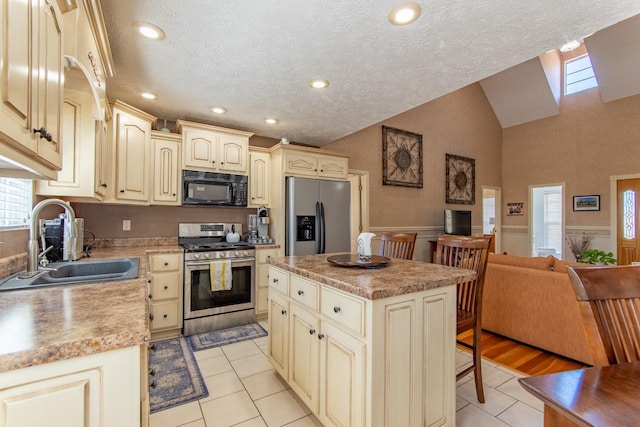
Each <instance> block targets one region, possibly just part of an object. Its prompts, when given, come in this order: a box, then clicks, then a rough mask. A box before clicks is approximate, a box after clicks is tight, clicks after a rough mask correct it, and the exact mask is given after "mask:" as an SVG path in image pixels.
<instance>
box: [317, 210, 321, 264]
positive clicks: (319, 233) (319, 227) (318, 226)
mask: <svg viewBox="0 0 640 427" xmlns="http://www.w3.org/2000/svg"><path fill="white" fill-rule="evenodd" d="M316 221H317V224H316V226H317V230H316V231H317V235H316V253H317V254H320V253H322V252H321V251H322V217H321V216H320V202H316Z"/></svg>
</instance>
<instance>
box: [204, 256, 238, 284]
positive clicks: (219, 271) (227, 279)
mask: <svg viewBox="0 0 640 427" xmlns="http://www.w3.org/2000/svg"><path fill="white" fill-rule="evenodd" d="M209 274H210V275H211V290H212V291H228V290H231V285H232V278H233V277H232V273H231V261H228V260H226V259H223V260H217V261H211V263H210V264H209Z"/></svg>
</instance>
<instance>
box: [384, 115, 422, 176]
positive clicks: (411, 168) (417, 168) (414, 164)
mask: <svg viewBox="0 0 640 427" xmlns="http://www.w3.org/2000/svg"><path fill="white" fill-rule="evenodd" d="M382 184H383V185H399V186H403V187H418V188H422V135H420V134H417V133H413V132H408V131H406V130H401V129H394V128H391V127H387V126H382Z"/></svg>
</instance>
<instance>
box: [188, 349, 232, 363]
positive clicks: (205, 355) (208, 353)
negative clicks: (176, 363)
mask: <svg viewBox="0 0 640 427" xmlns="http://www.w3.org/2000/svg"><path fill="white" fill-rule="evenodd" d="M193 355H194V356H195V357H196V360H197V361H200V360H204V359H210V358H212V357H218V356H222V355H224V353H223V352H222V349H221V348H220V347H214V348H208V349H206V350H200V351H194V352H193Z"/></svg>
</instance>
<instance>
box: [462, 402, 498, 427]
mask: <svg viewBox="0 0 640 427" xmlns="http://www.w3.org/2000/svg"><path fill="white" fill-rule="evenodd" d="M456 427H509V424H507V423H505V422H503V421H501V420H499V419H497V418H496V417H493V416H491V415H489V414H488V413H486V412H484V411H483V410H482V409H480V408H478V407H477V406H474V405H467V406H465V407H464V408H462V409H461V410H460V411H458V412H456Z"/></svg>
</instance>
